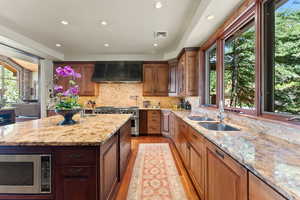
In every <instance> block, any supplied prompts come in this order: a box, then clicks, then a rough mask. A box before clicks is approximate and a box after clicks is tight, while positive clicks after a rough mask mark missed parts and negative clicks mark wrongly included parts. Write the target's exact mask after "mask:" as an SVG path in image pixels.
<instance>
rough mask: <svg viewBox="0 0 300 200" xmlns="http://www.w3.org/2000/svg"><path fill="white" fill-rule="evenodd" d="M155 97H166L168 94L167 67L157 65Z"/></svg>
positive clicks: (165, 65) (166, 65)
mask: <svg viewBox="0 0 300 200" xmlns="http://www.w3.org/2000/svg"><path fill="white" fill-rule="evenodd" d="M155 79H156V80H155V81H154V83H155V89H154V92H155V96H168V93H169V66H168V64H158V65H156V70H155Z"/></svg>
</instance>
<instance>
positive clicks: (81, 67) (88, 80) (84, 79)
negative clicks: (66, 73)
mask: <svg viewBox="0 0 300 200" xmlns="http://www.w3.org/2000/svg"><path fill="white" fill-rule="evenodd" d="M66 65H70V66H71V67H72V68H73V69H74V70H75V71H76V72H77V73H80V74H81V78H80V79H78V80H77V83H78V85H79V88H80V90H79V95H80V96H94V95H96V94H97V93H98V91H97V85H96V83H94V82H92V76H93V73H94V68H95V65H94V64H93V63H68V62H65V63H64V62H59V63H54V73H55V69H56V68H58V67H64V66H66ZM55 83H56V84H57V85H61V86H63V88H67V87H68V85H69V79H68V78H59V79H58V80H55Z"/></svg>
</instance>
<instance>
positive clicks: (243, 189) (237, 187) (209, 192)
mask: <svg viewBox="0 0 300 200" xmlns="http://www.w3.org/2000/svg"><path fill="white" fill-rule="evenodd" d="M205 159H206V183H205V185H206V190H205V199H206V200H224V199H230V200H247V199H248V195H247V170H246V169H245V168H243V167H242V166H241V165H240V164H238V163H237V162H236V161H234V160H233V159H231V158H230V157H229V156H228V155H227V154H225V153H224V152H223V151H222V150H220V149H219V148H218V147H216V146H215V145H214V144H212V143H210V142H208V141H207V142H206V156H205Z"/></svg>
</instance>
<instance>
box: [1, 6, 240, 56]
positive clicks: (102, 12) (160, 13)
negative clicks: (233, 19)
mask: <svg viewBox="0 0 300 200" xmlns="http://www.w3.org/2000/svg"><path fill="white" fill-rule="evenodd" d="M155 1H156V0H23V1H20V0H1V1H0V6H1V12H0V26H1V27H5V28H6V29H9V30H11V32H13V33H15V34H9V33H11V32H9V31H7V30H6V29H5V31H3V29H1V27H0V35H1V34H2V33H3V34H4V33H5V34H6V35H3V34H2V36H5V37H8V38H9V39H12V40H13V39H15V40H17V39H18V42H20V43H23V44H24V45H25V39H26V38H27V39H28V41H30V40H33V41H34V42H37V43H38V44H41V45H40V46H38V45H35V46H34V48H35V49H37V48H41V47H45V49H46V50H47V51H46V50H44V52H47V53H49V54H50V53H52V54H53V56H52V57H54V58H57V59H63V57H64V59H65V60H72V59H73V60H100V59H106V60H107V59H118V58H122V59H125V58H128V59H130V58H129V57H130V56H131V57H132V58H131V59H147V58H149V59H153V60H155V59H167V57H170V56H173V54H176V53H177V52H178V50H179V49H181V48H182V47H185V46H197V45H199V44H201V43H202V42H203V41H204V40H206V38H207V37H208V35H209V34H211V33H212V32H213V31H214V30H215V29H216V28H217V26H219V25H220V23H222V22H223V21H224V19H225V17H226V16H228V14H229V13H230V12H231V11H232V10H233V9H234V8H236V7H237V6H238V5H239V4H240V3H241V1H242V0H226V1H220V0H160V1H161V2H162V4H163V7H162V8H161V9H155V8H154V3H155ZM209 14H214V15H215V16H216V18H215V19H214V20H212V21H209V22H208V21H207V19H206V18H207V15H209ZM61 20H67V21H68V22H69V23H70V24H69V25H67V26H64V25H62V24H61V23H60V22H61ZM101 20H105V21H107V22H108V25H107V26H101ZM154 31H168V33H169V36H168V38H167V39H161V40H159V41H157V43H158V44H159V46H158V47H153V43H154V42H155V40H154V35H153V32H154ZM17 34H21V35H22V36H24V38H22V37H17V36H19V35H17ZM13 36H14V37H13ZM0 39H1V38H0ZM56 43H60V44H62V47H59V48H58V47H56V46H55V44H56ZM104 43H109V44H110V46H109V47H104ZM26 44H27V45H30V42H27V43H26ZM32 46H33V45H32ZM54 54H55V55H54ZM62 55H63V56H62Z"/></svg>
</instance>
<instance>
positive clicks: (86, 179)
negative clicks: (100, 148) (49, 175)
mask: <svg viewBox="0 0 300 200" xmlns="http://www.w3.org/2000/svg"><path fill="white" fill-rule="evenodd" d="M96 165H97V163H96V149H93V148H92V149H85V148H84V149H80V148H77V147H74V148H66V149H59V150H56V151H55V186H56V187H55V191H56V199H57V200H69V199H76V200H81V199H86V200H97V175H96V174H97V173H96Z"/></svg>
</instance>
